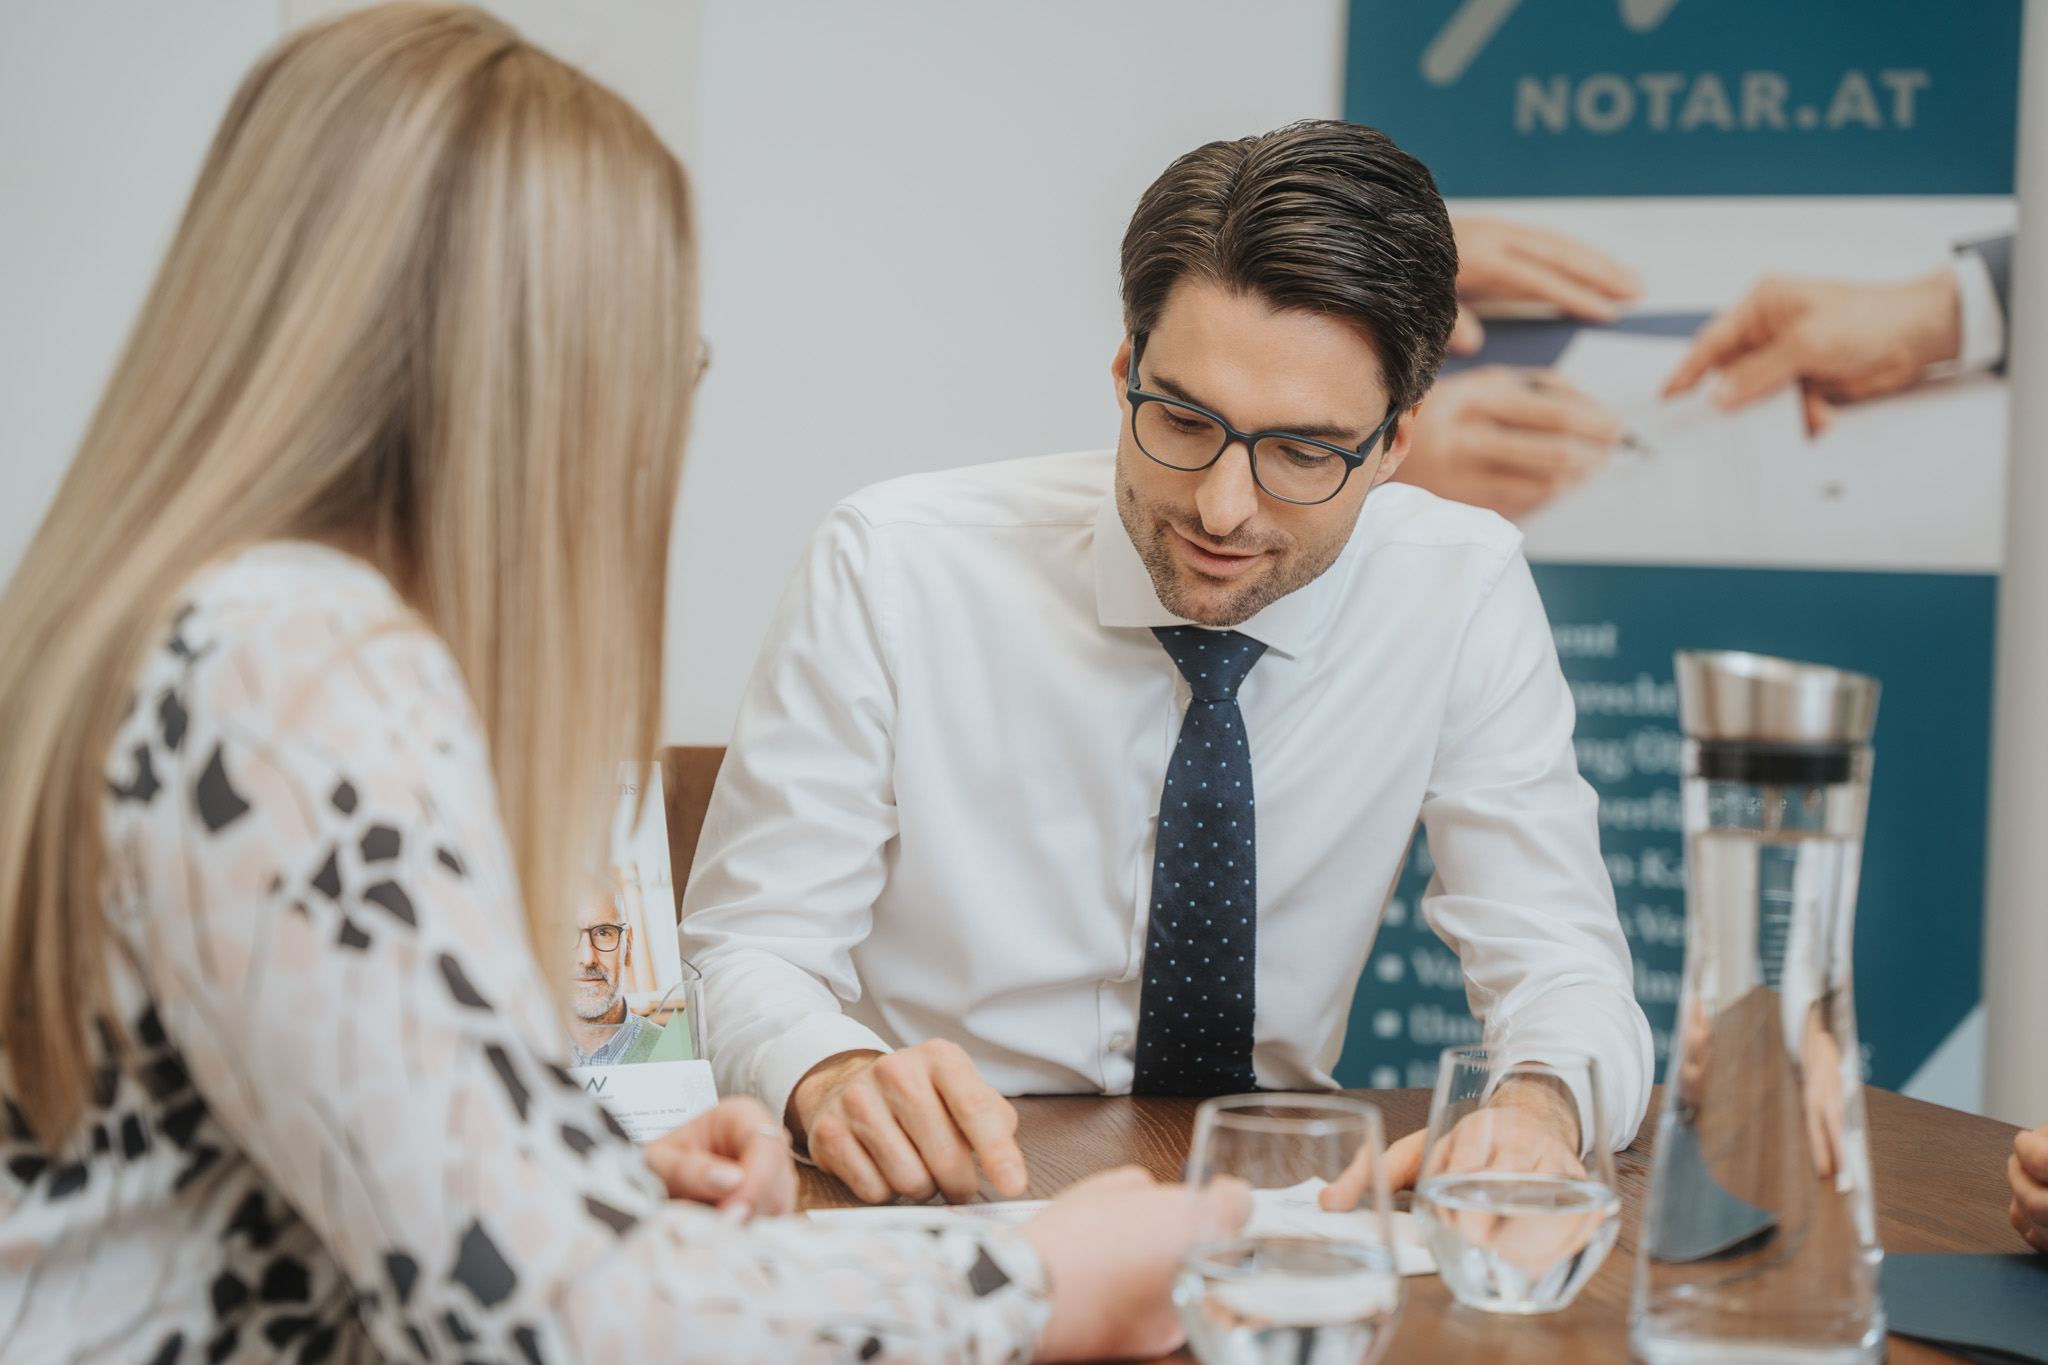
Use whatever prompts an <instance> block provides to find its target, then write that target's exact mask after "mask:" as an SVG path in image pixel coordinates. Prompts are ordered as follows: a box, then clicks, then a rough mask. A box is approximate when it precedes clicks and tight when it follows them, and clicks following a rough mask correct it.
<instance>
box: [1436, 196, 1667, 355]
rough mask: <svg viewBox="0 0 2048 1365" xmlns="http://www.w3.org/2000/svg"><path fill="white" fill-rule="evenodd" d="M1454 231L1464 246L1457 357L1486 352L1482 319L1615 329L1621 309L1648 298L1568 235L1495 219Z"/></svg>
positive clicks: (1629, 274) (1616, 266)
mask: <svg viewBox="0 0 2048 1365" xmlns="http://www.w3.org/2000/svg"><path fill="white" fill-rule="evenodd" d="M1451 227H1452V230H1453V231H1454V232H1455V233H1456V234H1457V239H1458V325H1457V328H1456V330H1455V331H1453V332H1452V333H1451V350H1452V351H1454V352H1455V353H1457V354H1458V355H1471V354H1473V353H1474V352H1476V351H1477V350H1478V349H1479V348H1480V347H1481V346H1482V345H1484V344H1485V342H1486V329H1485V327H1484V326H1483V325H1482V324H1481V323H1480V321H1479V319H1480V318H1481V317H1559V316H1563V317H1573V318H1579V319H1582V320H1584V321H1587V322H1612V321H1613V320H1614V319H1615V318H1616V317H1617V316H1619V314H1620V310H1621V305H1622V304H1624V303H1626V302H1628V301H1629V300H1630V299H1633V298H1635V297H1636V296H1637V295H1638V294H1640V293H1642V290H1643V284H1642V280H1641V279H1640V278H1638V277H1637V275H1636V273H1635V271H1633V270H1630V269H1629V268H1628V267H1627V266H1625V265H1623V264H1622V263H1621V262H1620V261H1617V260H1615V259H1614V258H1613V257H1612V256H1609V255H1608V254H1607V253H1606V252H1604V251H1601V250H1600V249H1599V248H1597V247H1593V246H1588V245H1587V244H1586V243H1584V242H1581V241H1579V240H1577V239H1576V238H1572V237H1567V236H1565V235H1564V234H1563V233H1559V232H1552V231H1550V230H1549V229H1548V228H1541V227H1537V226H1535V225H1533V224H1530V223H1521V222H1515V221H1513V220H1511V219H1506V218H1491V217H1471V216H1465V217H1459V218H1456V219H1453V220H1452V223H1451ZM1532 310H1533V311H1532Z"/></svg>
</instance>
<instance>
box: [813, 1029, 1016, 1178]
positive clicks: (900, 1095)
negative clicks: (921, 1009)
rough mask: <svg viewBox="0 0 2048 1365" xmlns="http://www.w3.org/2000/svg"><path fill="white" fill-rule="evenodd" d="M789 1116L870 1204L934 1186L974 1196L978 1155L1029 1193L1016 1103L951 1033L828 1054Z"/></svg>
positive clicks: (821, 1161) (995, 1173) (826, 1165)
mask: <svg viewBox="0 0 2048 1365" xmlns="http://www.w3.org/2000/svg"><path fill="white" fill-rule="evenodd" d="M786 1117H787V1119H788V1122H789V1127H790V1130H791V1131H792V1132H794V1133H796V1134H797V1135H798V1137H799V1138H800V1139H802V1140H804V1141H805V1142H806V1143H807V1145H808V1147H809V1150H810V1156H811V1160H813V1161H815V1162H817V1163H818V1165H819V1166H820V1167H821V1168H822V1169H824V1170H827V1171H830V1172H832V1174H834V1175H836V1176H838V1177H839V1178H840V1179H841V1180H844V1181H845V1182H846V1183H847V1185H848V1186H849V1187H850V1188H851V1189H852V1190H853V1192H854V1193H855V1194H856V1195H859V1196H860V1197H861V1198H862V1199H865V1200H867V1201H868V1202H869V1203H870V1204H879V1203H881V1202H883V1201H884V1200H886V1199H889V1198H891V1197H892V1196H895V1195H899V1194H900V1195H907V1196H908V1197H909V1198H911V1199H914V1200H918V1201H920V1202H921V1201H923V1200H926V1199H929V1198H931V1197H932V1194H933V1193H934V1192H935V1191H936V1192H940V1193H943V1194H944V1195H945V1196H946V1199H947V1201H948V1202H949V1203H954V1204H958V1203H962V1202H964V1201H966V1200H969V1199H972V1198H973V1197H974V1195H975V1191H976V1190H978V1189H979V1188H980V1180H979V1178H978V1177H977V1176H976V1174H975V1170H974V1162H975V1158H976V1157H979V1158H980V1159H981V1168H982V1169H983V1170H984V1171H986V1172H988V1178H989V1182H990V1183H991V1184H993V1185H994V1186H995V1187H996V1189H997V1190H998V1191H999V1192H1001V1193H1002V1194H1005V1195H1008V1196H1010V1197H1012V1198H1014V1197H1016V1196H1017V1195H1020V1194H1022V1193H1023V1192H1024V1186H1025V1182H1026V1175H1025V1171H1024V1154H1023V1153H1022V1152H1020V1151H1018V1150H1017V1143H1016V1141H1015V1136H1014V1135H1015V1134H1016V1131H1017V1111H1016V1109H1015V1108H1013V1107H1012V1106H1011V1104H1010V1102H1009V1101H1008V1100H1006V1099H1004V1098H1003V1097H1002V1096H1001V1095H999V1094H997V1093H996V1091H995V1088H994V1087H993V1086H991V1085H989V1083H988V1082H987V1081H984V1080H983V1079H982V1078H981V1074H980V1073H979V1072H977V1071H976V1070H975V1069H974V1063H973V1062H972V1061H970V1060H969V1059H968V1056H967V1054H966V1053H965V1052H963V1051H962V1050H961V1049H960V1047H959V1046H958V1045H957V1044H955V1043H951V1042H948V1041H947V1040H945V1039H943V1038H934V1039H932V1040H931V1041H930V1042H928V1043H919V1044H918V1045H917V1046H916V1047H907V1048H904V1049H903V1050H902V1051H900V1052H887V1053H878V1052H845V1053H841V1054H840V1055H838V1056H837V1057H830V1058H827V1059H826V1060H825V1061H822V1062H820V1063H819V1064H818V1065H817V1066H815V1067H813V1068H811V1072H810V1074H809V1075H807V1076H805V1077H804V1078H803V1080H802V1081H800V1082H798V1084H797V1087H796V1089H795V1090H794V1091H792V1092H791V1094H790V1097H789V1113H788V1115H787V1116H786Z"/></svg>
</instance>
